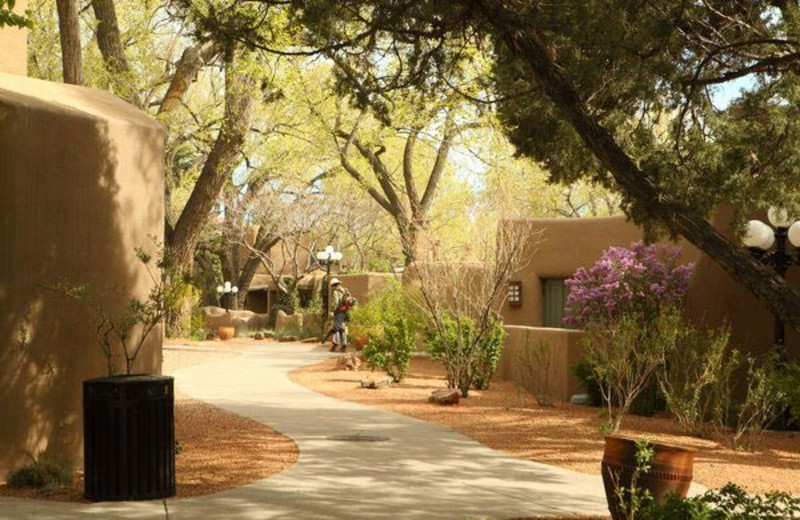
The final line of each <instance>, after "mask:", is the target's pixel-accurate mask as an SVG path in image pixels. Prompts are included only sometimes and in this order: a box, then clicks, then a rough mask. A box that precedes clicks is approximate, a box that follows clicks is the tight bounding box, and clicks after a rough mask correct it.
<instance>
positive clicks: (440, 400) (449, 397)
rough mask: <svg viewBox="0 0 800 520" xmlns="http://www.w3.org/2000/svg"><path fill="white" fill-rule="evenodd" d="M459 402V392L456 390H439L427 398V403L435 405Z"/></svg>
mask: <svg viewBox="0 0 800 520" xmlns="http://www.w3.org/2000/svg"><path fill="white" fill-rule="evenodd" d="M460 400H461V391H460V390H458V389H457V388H443V389H441V390H434V391H433V393H432V394H431V395H430V396H428V402H429V403H436V404H444V405H452V404H458V402H459V401H460Z"/></svg>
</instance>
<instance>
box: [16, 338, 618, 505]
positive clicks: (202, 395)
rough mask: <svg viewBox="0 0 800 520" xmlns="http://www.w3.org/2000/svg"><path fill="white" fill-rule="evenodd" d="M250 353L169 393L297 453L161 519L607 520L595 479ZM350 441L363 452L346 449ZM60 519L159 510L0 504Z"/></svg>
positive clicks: (304, 349) (274, 349)
mask: <svg viewBox="0 0 800 520" xmlns="http://www.w3.org/2000/svg"><path fill="white" fill-rule="evenodd" d="M261 345H263V346H259V348H258V350H257V351H255V352H248V353H244V354H242V355H241V356H239V357H236V358H232V359H229V360H226V361H224V362H215V363H206V364H202V365H197V366H194V367H191V368H188V369H185V370H182V371H180V372H179V373H178V374H177V375H176V385H177V386H179V387H180V389H181V390H182V391H183V392H186V393H188V394H190V395H192V396H194V397H196V398H198V399H201V400H203V401H207V402H210V403H213V404H215V405H217V406H219V407H222V408H225V409H227V410H231V411H233V412H236V413H238V414H241V415H244V416H247V417H251V418H253V419H255V420H257V421H259V422H262V423H264V424H267V425H269V426H270V427H272V428H274V429H276V430H278V431H280V432H282V433H283V434H285V435H287V436H289V437H291V438H292V439H293V440H294V441H295V442H296V443H297V445H298V447H299V449H300V458H299V460H298V462H297V463H296V464H295V465H294V466H292V467H291V468H289V469H288V470H286V471H284V472H282V473H280V474H278V475H275V476H273V477H271V478H269V479H266V480H262V481H259V482H256V483H254V484H251V485H249V486H246V487H243V488H238V489H234V490H230V491H225V492H222V493H218V494H215V495H209V496H205V497H199V498H191V499H185V500H168V501H167V502H166V507H167V508H168V510H169V518H171V519H186V520H188V519H202V520H212V519H220V520H221V519H226V520H227V519H300V520H306V519H369V520H378V519H387V520H389V519H425V520H429V519H479V518H514V517H526V516H536V515H542V516H556V515H572V514H607V509H606V505H605V498H604V495H603V489H602V483H601V481H600V478H599V477H596V476H589V475H584V474H581V473H575V472H572V471H567V470H563V469H560V468H555V467H552V466H546V465H543V464H536V463H532V462H526V461H521V460H518V459H514V458H511V457H508V456H505V455H503V454H501V453H500V452H497V451H494V450H491V449H489V448H486V447H484V446H482V445H480V444H478V443H477V442H475V441H473V440H471V439H469V438H467V437H465V436H463V435H461V434H458V433H455V432H453V431H452V430H450V429H448V428H445V427H441V426H437V425H433V424H430V423H426V422H423V421H420V420H417V419H412V418H408V417H404V416H401V415H398V414H394V413H390V412H384V411H381V410H377V409H373V408H368V407H365V406H362V405H358V404H354V403H349V402H345V401H339V400H336V399H332V398H329V397H325V396H322V395H320V394H317V393H314V392H312V391H310V390H307V389H305V388H303V387H300V386H298V385H295V384H294V383H292V382H291V381H289V379H288V377H287V373H288V372H289V371H291V370H292V369H294V368H297V367H299V366H303V365H307V364H310V363H313V362H315V361H318V360H321V359H324V358H326V357H328V356H329V355H330V354H328V353H327V352H324V351H320V350H319V349H314V348H313V346H309V345H303V344H280V345H276V344H266V345H264V344H261ZM351 436H357V437H356V438H358V437H359V436H360V437H361V438H362V440H361V441H353V440H346V439H348V438H350V437H351ZM365 437H366V438H369V437H372V438H373V440H372V441H370V442H367V441H365V440H363V439H364V438H365ZM375 438H379V439H380V440H375ZM68 518H69V519H72V518H97V519H110V518H120V519H122V518H125V519H163V518H166V515H165V505H164V504H163V503H162V502H136V503H131V502H126V503H101V504H64V503H53V502H45V501H29V500H20V499H6V498H1V499H0V519H15V520H22V519H54V520H59V519H68Z"/></svg>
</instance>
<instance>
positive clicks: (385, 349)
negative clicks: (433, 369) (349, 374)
mask: <svg viewBox="0 0 800 520" xmlns="http://www.w3.org/2000/svg"><path fill="white" fill-rule="evenodd" d="M367 339H368V343H367V345H366V346H365V347H364V350H363V352H362V355H363V356H364V359H365V360H366V362H367V364H368V365H369V366H370V368H372V369H373V370H374V369H375V368H380V369H382V370H385V371H386V373H387V374H388V375H389V376H391V378H392V380H393V381H394V382H395V383H399V382H401V381H402V380H403V379H405V378H406V376H407V375H408V367H409V365H410V364H411V353H412V352H413V351H414V346H415V343H416V341H415V338H414V336H413V335H412V334H411V333H410V331H409V327H408V320H407V319H406V318H405V317H403V316H397V317H394V318H392V319H390V321H388V322H386V323H384V324H383V333H382V334H374V333H368V334H367Z"/></svg>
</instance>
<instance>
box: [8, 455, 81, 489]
mask: <svg viewBox="0 0 800 520" xmlns="http://www.w3.org/2000/svg"><path fill="white" fill-rule="evenodd" d="M73 476H74V468H73V466H72V464H70V463H67V462H55V461H41V460H34V461H33V462H31V463H30V464H28V465H26V466H23V467H21V468H19V469H17V470H15V471H12V472H11V473H10V474H9V476H8V485H9V486H11V487H16V488H34V489H42V488H58V487H64V486H68V485H69V484H71V483H72V479H73Z"/></svg>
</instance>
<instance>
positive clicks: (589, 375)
mask: <svg viewBox="0 0 800 520" xmlns="http://www.w3.org/2000/svg"><path fill="white" fill-rule="evenodd" d="M571 370H572V375H574V376H575V378H576V379H577V380H578V384H579V385H580V387H581V388H582V389H583V391H584V392H586V394H587V395H588V396H589V397H590V398H591V400H592V406H600V405H601V404H603V391H602V390H601V388H600V383H599V382H598V381H597V376H596V375H595V373H594V369H593V368H592V364H591V363H589V361H587V360H586V359H581V360H580V361H578V362H577V363H575V364H574V365H572V367H571Z"/></svg>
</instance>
